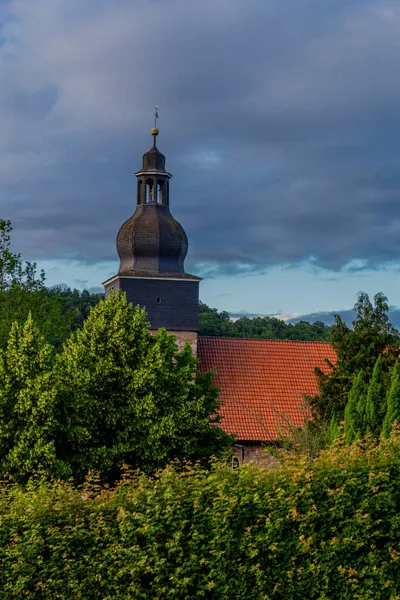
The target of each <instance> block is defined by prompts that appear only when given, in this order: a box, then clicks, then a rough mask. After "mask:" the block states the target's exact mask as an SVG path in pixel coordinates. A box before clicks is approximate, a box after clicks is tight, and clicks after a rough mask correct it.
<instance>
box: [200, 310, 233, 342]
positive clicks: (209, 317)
mask: <svg viewBox="0 0 400 600" xmlns="http://www.w3.org/2000/svg"><path fill="white" fill-rule="evenodd" d="M231 326H232V323H231V321H230V318H229V313H227V312H225V311H222V312H218V310H217V309H216V308H210V307H209V306H207V304H204V302H200V303H199V334H200V335H213V336H229V335H230V330H231Z"/></svg>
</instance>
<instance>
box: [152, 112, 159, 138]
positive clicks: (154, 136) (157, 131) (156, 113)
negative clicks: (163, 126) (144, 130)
mask: <svg viewBox="0 0 400 600" xmlns="http://www.w3.org/2000/svg"><path fill="white" fill-rule="evenodd" d="M157 120H158V104H156V107H155V111H154V127H153V129H152V130H151V135H152V136H153V138H154V147H155V146H156V138H157V136H158V133H159V130H158V128H157Z"/></svg>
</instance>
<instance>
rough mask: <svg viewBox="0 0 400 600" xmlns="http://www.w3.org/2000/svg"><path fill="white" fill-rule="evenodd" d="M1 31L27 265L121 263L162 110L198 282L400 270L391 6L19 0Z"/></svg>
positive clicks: (13, 184) (8, 151) (10, 208)
mask: <svg viewBox="0 0 400 600" xmlns="http://www.w3.org/2000/svg"><path fill="white" fill-rule="evenodd" d="M0 20H1V21H2V26H1V27H0V81H1V84H2V85H1V86H0V122H1V132H2V133H1V137H0V151H1V156H2V160H1V161H0V181H1V188H0V210H1V212H0V215H1V216H2V217H7V218H11V219H12V221H13V225H14V230H15V235H14V243H15V247H16V248H18V250H21V251H22V252H23V253H24V255H26V257H27V258H32V259H43V258H54V259H61V258H73V259H77V260H80V261H84V262H87V263H96V262H98V261H110V260H114V259H115V257H116V252H115V236H116V232H117V230H118V228H119V226H120V225H121V223H122V222H123V221H124V220H125V218H127V217H128V216H129V214H130V213H131V212H132V211H133V209H134V202H135V198H134V195H135V181H134V176H133V172H134V171H135V170H136V169H138V168H139V166H140V160H141V154H142V153H143V152H144V151H145V150H147V146H149V145H150V143H151V142H150V139H149V136H148V129H149V127H150V126H151V112H152V107H153V105H154V103H155V102H158V103H159V105H160V117H161V119H160V127H161V135H160V140H159V146H160V149H161V150H162V151H164V153H165V154H166V155H167V160H168V163H167V166H168V168H169V169H170V170H171V171H172V173H173V174H174V179H173V180H172V211H173V213H174V215H175V216H176V217H177V218H178V219H179V220H180V221H181V222H182V224H183V225H184V227H185V229H186V230H187V233H188V236H189V240H190V248H191V251H190V256H189V261H188V265H187V266H188V269H190V270H192V271H195V272H199V273H200V274H203V275H206V276H207V277H212V276H217V275H220V274H222V273H225V274H242V275H246V274H254V273H263V272H265V271H266V270H267V269H268V268H270V267H272V266H274V265H277V264H281V265H282V264H284V265H296V264H300V263H302V262H304V261H310V260H311V264H314V265H315V266H316V268H323V269H329V270H334V271H340V270H342V269H345V270H346V271H347V272H357V271H360V270H364V269H371V268H372V269H378V268H384V267H385V266H387V265H388V263H395V262H396V261H398V260H399V259H400V209H399V206H400V175H399V173H400V169H399V166H400V105H399V103H398V97H399V94H400V79H399V78H398V63H399V58H400V56H399V55H400V46H399V43H398V39H399V36H400V5H399V3H398V2H397V1H396V0H380V1H378V0H377V1H370V2H365V1H361V0H335V1H333V0H326V1H325V2H321V1H320V0H269V1H268V2H266V1H265V0H249V1H248V2H243V1H242V0H220V1H219V2H215V1H214V0H203V2H201V3H193V2H186V1H184V0H170V1H169V2H168V3H162V2H147V3H143V2H139V0H120V1H119V2H114V3H110V2H108V1H106V0H88V1H87V2H84V3H82V2H80V1H79V0H69V1H68V2H64V3H62V2H54V0H37V2H31V0H18V2H17V1H16V0H15V1H14V0H11V1H10V2H9V3H7V4H1V3H0Z"/></svg>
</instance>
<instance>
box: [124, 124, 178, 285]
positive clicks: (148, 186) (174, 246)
mask: <svg viewBox="0 0 400 600" xmlns="http://www.w3.org/2000/svg"><path fill="white" fill-rule="evenodd" d="M151 133H152V135H153V137H154V143H153V147H152V148H151V149H150V150H149V151H148V152H146V153H145V154H144V155H143V161H142V169H141V170H140V171H138V172H137V173H135V175H136V177H137V205H136V210H135V212H134V214H133V215H132V216H131V217H130V218H129V219H128V220H127V221H125V223H124V224H123V225H122V227H121V229H120V230H119V232H118V235H117V250H118V254H119V257H120V261H121V262H120V267H119V271H118V275H128V276H129V275H133V276H134V275H138V276H149V277H154V276H156V275H157V274H161V273H162V274H163V275H164V276H165V275H166V274H170V275H171V276H172V275H174V276H177V277H179V276H181V277H182V276H185V277H186V276H187V274H185V268H184V261H185V258H186V254H187V250H188V240H187V236H186V233H185V231H184V229H183V227H182V226H181V225H180V224H179V223H178V221H176V220H175V219H174V217H173V216H172V215H171V212H170V209H169V180H170V179H171V177H172V175H171V174H170V173H168V172H167V171H166V170H165V156H164V155H163V154H162V152H160V151H159V150H158V148H157V146H156V138H157V135H158V129H156V128H154V129H152V131H151Z"/></svg>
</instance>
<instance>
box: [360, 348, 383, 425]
mask: <svg viewBox="0 0 400 600" xmlns="http://www.w3.org/2000/svg"><path fill="white" fill-rule="evenodd" d="M385 414H386V389H385V378H384V372H383V366H382V356H379V357H378V360H377V361H376V363H375V366H374V370H373V372H372V377H371V381H370V382H369V386H368V393H367V402H366V405H365V423H366V431H367V433H372V434H373V435H376V436H378V435H379V434H380V432H381V428H382V423H383V419H384V417H385Z"/></svg>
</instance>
